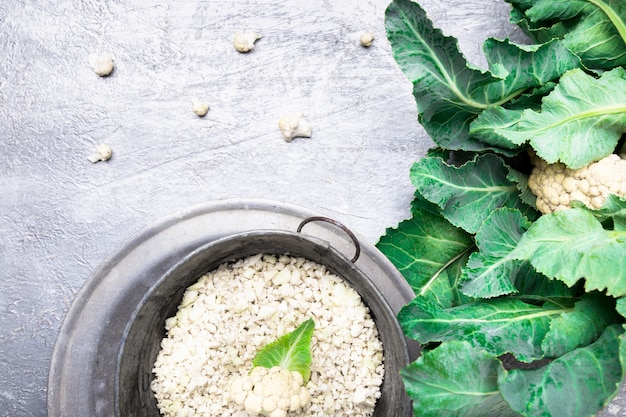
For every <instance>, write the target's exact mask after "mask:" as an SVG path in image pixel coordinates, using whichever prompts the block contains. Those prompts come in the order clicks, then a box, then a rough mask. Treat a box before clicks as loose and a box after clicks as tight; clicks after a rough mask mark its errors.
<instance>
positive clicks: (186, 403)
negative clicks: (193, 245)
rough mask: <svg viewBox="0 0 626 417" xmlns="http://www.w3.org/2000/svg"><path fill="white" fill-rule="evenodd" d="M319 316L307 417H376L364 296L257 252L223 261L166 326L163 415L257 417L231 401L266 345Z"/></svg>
mask: <svg viewBox="0 0 626 417" xmlns="http://www.w3.org/2000/svg"><path fill="white" fill-rule="evenodd" d="M309 318H313V320H314V321H315V331H314V332H313V338H312V342H311V355H312V364H311V379H310V381H309V383H308V384H307V386H306V387H307V389H308V390H309V392H310V393H311V405H310V407H309V408H308V409H307V410H306V411H303V412H301V413H299V414H298V415H299V416H303V417H313V416H316V417H322V416H331V415H342V416H356V417H366V416H371V415H372V414H373V411H374V408H375V405H376V401H377V399H378V398H380V395H381V392H380V386H381V384H382V381H383V375H384V365H383V346H382V342H381V341H380V339H379V338H378V330H377V328H376V325H375V323H374V320H373V319H372V318H371V316H370V313H369V309H368V308H367V306H365V305H364V304H363V301H362V300H361V297H360V296H359V294H358V293H357V292H356V291H355V290H354V289H353V288H352V287H350V286H349V285H348V284H346V283H345V282H344V281H343V279H341V278H339V277H338V276H336V275H334V274H332V273H330V272H329V271H327V269H326V267H324V266H323V265H320V264H318V263H315V262H312V261H309V260H307V259H304V258H301V257H297V258H296V257H291V256H287V255H283V256H273V255H264V254H258V255H254V256H250V257H248V258H245V259H242V260H238V261H235V262H231V263H224V264H222V265H220V266H219V267H218V268H217V269H216V270H214V271H212V272H210V273H208V274H206V275H204V276H203V277H202V278H200V280H199V281H198V282H197V283H195V284H193V285H192V286H190V287H189V288H188V289H187V290H186V292H185V294H184V295H183V299H182V302H181V304H180V305H179V307H178V312H177V313H176V316H174V317H170V318H168V319H167V320H166V323H165V328H166V330H167V335H166V337H165V338H164V339H163V340H162V341H161V350H160V352H159V354H158V356H157V359H156V362H155V365H154V369H153V372H154V374H155V378H154V380H153V381H152V384H151V388H152V391H153V392H154V395H155V397H156V400H157V404H158V407H159V409H160V411H161V413H162V414H163V415H164V416H176V417H182V416H224V417H228V416H234V417H256V416H254V415H251V414H249V413H247V412H245V411H243V410H242V408H241V407H240V406H238V405H236V404H235V403H234V402H233V401H231V398H230V392H229V387H230V386H231V383H232V380H233V379H234V378H236V377H238V376H242V375H246V374H248V372H249V371H250V370H251V369H252V359H253V358H254V356H255V355H256V353H257V351H258V350H259V349H260V348H262V347H263V346H265V345H266V344H267V343H269V342H272V341H274V340H275V339H276V338H278V337H280V336H282V335H284V334H285V333H288V332H291V331H293V330H294V329H295V328H296V327H298V325H300V324H301V323H302V322H304V321H306V320H307V319H309Z"/></svg>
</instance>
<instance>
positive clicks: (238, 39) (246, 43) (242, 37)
mask: <svg viewBox="0 0 626 417" xmlns="http://www.w3.org/2000/svg"><path fill="white" fill-rule="evenodd" d="M258 39H261V35H259V34H258V33H256V32H252V31H249V32H244V31H242V30H238V31H237V32H235V37H234V38H233V46H234V47H235V49H236V50H238V51H239V52H249V51H251V50H253V49H254V42H256V41H257V40H258Z"/></svg>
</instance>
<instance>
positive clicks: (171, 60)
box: [0, 0, 626, 417]
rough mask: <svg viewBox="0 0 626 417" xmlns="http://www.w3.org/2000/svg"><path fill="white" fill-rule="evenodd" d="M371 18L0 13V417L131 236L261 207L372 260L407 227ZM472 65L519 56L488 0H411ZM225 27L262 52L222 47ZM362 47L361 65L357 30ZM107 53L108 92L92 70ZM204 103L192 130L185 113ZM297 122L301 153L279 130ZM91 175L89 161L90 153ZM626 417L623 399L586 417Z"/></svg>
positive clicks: (28, 405) (306, 1) (353, 14)
mask: <svg viewBox="0 0 626 417" xmlns="http://www.w3.org/2000/svg"><path fill="white" fill-rule="evenodd" d="M387 4H388V1H387V0H353V1H343V0H342V1H330V0H291V1H284V0H239V1H234V0H210V1H206V0H205V1H202V0H178V1H174V0H105V1H96V0H54V1H52V0H41V1H34V0H3V1H2V2H1V3H0V329H1V330H2V331H1V332H0V416H12V417H15V416H34V417H38V416H45V415H46V414H47V413H46V383H47V373H48V368H49V364H50V356H51V352H52V349H53V347H54V343H55V338H56V334H57V332H58V329H59V327H60V325H61V323H62V320H63V317H64V314H65V312H66V311H67V310H68V308H69V305H70V304H71V302H72V300H73V298H74V296H75V295H76V293H77V292H78V290H79V289H80V288H81V286H82V285H83V284H84V283H85V281H86V280H87V279H88V277H89V276H90V274H91V273H92V272H93V271H94V270H95V269H96V268H97V266H98V265H99V264H100V263H101V262H102V261H103V260H104V259H105V258H106V257H107V256H108V255H109V254H110V253H111V252H112V251H114V250H115V248H117V247H118V246H119V245H121V244H122V243H123V242H124V241H125V240H126V239H128V238H129V237H130V236H131V235H132V234H134V233H136V232H138V231H140V230H142V229H143V228H145V227H146V226H148V225H149V224H151V223H152V222H154V221H157V220H158V219H160V218H162V217H165V216H168V215H170V214H172V213H174V212H176V211H178V210H182V209H185V208H187V207H190V206H193V205H196V204H200V203H203V202H208V201H217V200H221V199H226V198H263V199H271V200H276V201H280V202H285V203H288V204H294V205H299V206H302V207H306V208H308V209H312V210H315V211H318V212H321V213H323V214H325V215H328V216H330V217H333V218H335V219H337V220H339V221H341V222H343V223H345V224H346V225H348V226H349V227H350V228H352V229H353V230H355V231H356V232H358V233H360V234H361V235H363V236H365V237H366V238H367V239H368V240H369V241H370V242H372V243H374V242H375V241H376V240H377V239H378V237H379V236H380V235H381V234H382V233H384V230H385V228H387V227H389V226H395V225H396V224H397V223H398V222H399V221H401V220H403V219H404V218H406V217H408V215H409V202H410V201H411V199H412V193H413V187H412V186H411V184H410V182H409V178H408V170H409V167H410V166H411V164H412V163H413V162H414V161H415V160H416V159H417V158H419V157H420V156H422V155H423V154H424V152H425V151H426V149H427V148H428V147H429V146H431V142H430V140H429V138H428V137H427V136H426V134H425V133H424V131H423V130H422V129H421V127H420V126H419V125H418V123H417V116H416V111H415V105H414V102H413V98H412V96H411V86H410V83H409V82H408V81H407V80H406V79H405V78H404V75H403V74H402V73H401V71H400V70H399V69H398V68H397V67H396V65H395V62H394V60H393V58H392V56H391V51H390V47H389V44H388V42H387V40H386V38H385V33H384V22H383V13H384V9H385V7H386V6H387ZM422 4H423V6H424V7H425V8H426V10H427V11H428V12H429V13H430V15H431V17H432V19H433V20H434V21H435V24H436V25H438V26H440V27H442V28H443V29H444V31H445V32H446V33H447V34H450V35H454V36H457V37H459V38H460V45H461V48H462V50H463V51H464V52H465V53H466V54H467V55H468V56H469V57H470V59H471V60H472V62H474V63H475V64H476V65H484V62H483V61H482V59H481V56H480V45H481V43H482V40H483V39H484V38H486V37H488V36H497V37H506V36H512V37H513V38H518V39H521V38H522V36H521V35H520V33H519V32H518V31H516V29H515V28H514V27H513V26H511V25H510V24H509V22H508V17H507V14H508V6H507V5H506V4H505V3H504V2H503V1H501V0H465V1H464V0H450V1H445V0H423V2H422ZM237 29H253V30H255V31H258V32H259V33H260V34H262V35H263V38H262V39H261V40H259V41H258V42H257V46H256V49H255V50H254V51H253V52H252V53H249V54H245V55H242V54H239V53H237V52H236V51H235V50H234V49H233V48H232V46H231V39H232V36H233V34H234V32H235V31H236V30H237ZM364 30H372V31H373V32H374V33H375V34H376V39H375V41H374V43H373V45H372V46H371V47H370V48H368V49H366V48H362V47H361V46H359V44H358V38H359V35H360V33H361V32H362V31H364ZM94 52H107V53H111V54H112V55H113V57H114V59H115V63H116V69H115V71H114V73H113V74H112V75H111V76H110V77H107V78H99V77H98V76H96V75H95V74H94V73H93V71H92V70H91V68H90V66H89V64H88V61H87V58H88V56H89V54H91V53H94ZM193 96H197V97H199V98H201V99H203V100H206V101H208V102H209V103H210V104H211V109H210V110H209V113H208V115H207V116H206V117H204V118H199V117H197V116H196V115H194V114H193V113H192V111H191V98H192V97H193ZM289 111H302V112H303V113H304V114H305V116H306V117H307V118H308V120H309V121H310V122H311V124H312V125H313V137H312V138H310V139H295V140H294V141H293V142H291V143H287V142H285V141H284V140H283V139H282V138H281V134H280V132H279V131H278V128H277V122H278V120H279V118H280V117H281V116H282V115H283V114H284V113H286V112H289ZM102 142H104V143H107V144H109V145H110V146H111V148H112V149H113V157H112V159H111V160H109V161H107V162H101V163H98V164H91V163H90V162H88V161H87V156H88V155H89V154H90V153H91V152H92V151H93V150H94V149H95V147H96V146H97V145H98V144H99V143H102ZM601 415H602V416H619V415H626V393H624V392H622V393H621V394H620V396H619V397H618V398H617V399H616V400H615V401H614V402H613V403H612V404H611V405H610V406H609V407H608V408H607V409H606V410H605V411H604V412H603V413H602V414H601Z"/></svg>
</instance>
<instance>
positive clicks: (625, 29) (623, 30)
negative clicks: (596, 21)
mask: <svg viewBox="0 0 626 417" xmlns="http://www.w3.org/2000/svg"><path fill="white" fill-rule="evenodd" d="M587 1H588V2H589V3H591V4H593V5H594V6H596V7H597V8H598V9H600V10H602V11H603V12H604V14H605V15H606V16H607V17H608V18H609V20H610V21H611V23H613V26H615V29H616V30H617V33H619V36H620V38H622V42H623V43H624V44H626V24H625V23H624V22H623V21H622V19H620V17H619V15H618V14H617V13H616V12H615V10H613V9H612V8H611V7H610V6H608V5H607V4H606V3H605V2H604V1H602V0H587Z"/></svg>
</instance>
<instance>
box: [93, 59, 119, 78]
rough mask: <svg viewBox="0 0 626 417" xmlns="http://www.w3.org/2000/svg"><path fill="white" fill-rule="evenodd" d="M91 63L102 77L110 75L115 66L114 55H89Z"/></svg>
mask: <svg viewBox="0 0 626 417" xmlns="http://www.w3.org/2000/svg"><path fill="white" fill-rule="evenodd" d="M89 64H90V65H91V67H92V68H93V70H94V72H95V73H96V74H98V75H99V76H100V77H106V76H107V75H110V74H111V73H112V72H113V68H114V65H113V57H111V55H109V54H91V55H89Z"/></svg>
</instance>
